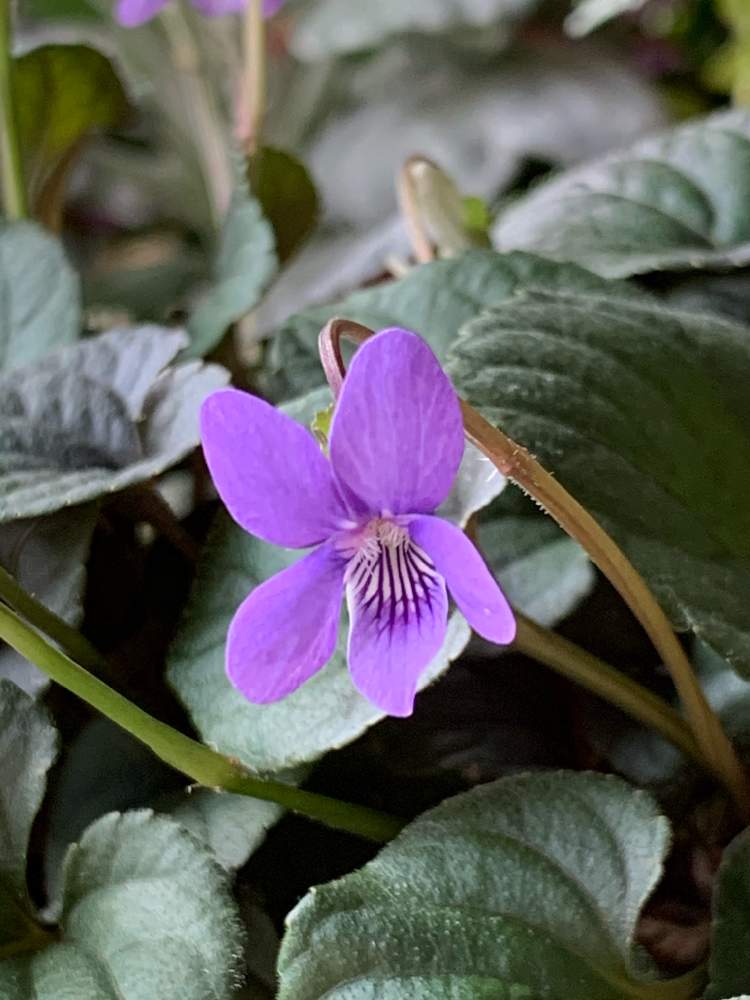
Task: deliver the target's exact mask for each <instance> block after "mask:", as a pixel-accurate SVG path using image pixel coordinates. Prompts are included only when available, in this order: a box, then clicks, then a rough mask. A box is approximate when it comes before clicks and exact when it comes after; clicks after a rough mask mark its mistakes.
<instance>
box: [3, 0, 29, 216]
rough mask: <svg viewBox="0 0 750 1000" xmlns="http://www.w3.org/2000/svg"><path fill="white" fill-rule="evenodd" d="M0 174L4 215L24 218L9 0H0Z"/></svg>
mask: <svg viewBox="0 0 750 1000" xmlns="http://www.w3.org/2000/svg"><path fill="white" fill-rule="evenodd" d="M0 174H1V175H2V185H3V209H4V211H5V216H6V218H8V219H23V218H25V217H26V214H27V208H26V189H25V186H24V182H23V169H22V167H21V150H20V146H19V143H18V131H17V129H16V113H15V108H14V106H13V91H12V86H11V17H10V0H0Z"/></svg>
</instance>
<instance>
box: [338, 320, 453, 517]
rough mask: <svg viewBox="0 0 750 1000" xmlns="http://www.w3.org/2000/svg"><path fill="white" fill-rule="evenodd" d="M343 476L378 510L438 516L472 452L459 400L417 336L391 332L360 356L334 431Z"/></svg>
mask: <svg viewBox="0 0 750 1000" xmlns="http://www.w3.org/2000/svg"><path fill="white" fill-rule="evenodd" d="M330 450H331V463H332V465H333V468H334V472H335V475H336V477H337V478H338V479H339V481H340V482H341V483H342V484H343V485H344V486H346V487H347V488H348V489H349V490H350V491H351V492H352V493H353V494H355V495H356V496H357V497H359V498H360V499H361V500H362V501H363V503H364V505H365V506H366V507H367V509H368V510H369V511H371V512H372V513H382V512H389V513H392V514H413V513H430V512H432V511H433V510H434V509H435V508H436V507H437V506H438V504H439V503H440V502H441V501H442V500H444V499H445V497H446V496H447V494H448V492H449V490H450V488H451V484H452V483H453V480H454V478H455V476H456V472H457V471H458V466H459V463H460V461H461V455H462V454H463V450H464V431H463V422H462V419H461V409H460V407H459V403H458V398H457V396H456V393H455V391H454V389H453V386H452V385H451V383H450V381H449V380H448V377H447V376H446V374H445V373H444V372H443V370H442V368H441V367H440V364H439V362H438V360H437V358H436V357H435V355H434V354H433V353H432V350H431V349H430V347H429V346H428V345H427V344H426V343H425V341H424V340H422V338H421V337H418V336H417V334H415V333H410V332H409V331H408V330H401V329H398V328H394V329H390V330H383V331H382V332H381V333H378V334H377V335H376V336H374V337H372V338H371V339H370V340H368V341H366V342H365V343H364V344H363V345H362V347H360V348H359V350H358V351H357V353H356V354H355V355H354V359H353V360H352V363H351V365H350V367H349V371H348V373H347V375H346V378H345V379H344V386H343V389H342V391H341V396H340V398H339V401H338V404H337V406H336V410H335V412H334V417H333V424H332V427H331V436H330Z"/></svg>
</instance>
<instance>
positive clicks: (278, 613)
mask: <svg viewBox="0 0 750 1000" xmlns="http://www.w3.org/2000/svg"><path fill="white" fill-rule="evenodd" d="M343 588H344V563H343V561H342V560H341V558H340V556H339V555H338V554H337V553H336V552H335V551H334V550H333V548H332V546H330V545H328V544H324V545H321V546H319V547H318V548H317V549H315V550H314V551H313V552H311V553H310V554H309V555H306V556H305V557H304V558H303V559H300V561H299V562H296V563H294V565H293V566H290V567H289V569H285V570H282V572H281V573H277V574H276V576H272V577H271V579H270V580H266V581H265V583H262V584H261V585H260V586H259V587H256V588H255V590H254V591H253V592H252V593H251V594H250V596H249V597H247V598H246V599H245V600H244V601H243V603H242V604H241V605H240V607H239V610H238V611H237V613H236V614H235V616H234V618H233V619H232V623H231V625H230V626H229V634H228V636H227V656H226V662H227V675H228V676H229V679H230V681H231V682H232V684H233V685H234V686H235V687H236V688H237V689H238V690H239V691H241V692H242V694H244V696H245V697H246V698H247V699H248V700H249V701H252V702H254V703H255V704H259V705H262V704H265V703H266V702H269V701H278V700H279V698H283V697H285V695H288V694H291V693H292V691H296V690H297V688H298V687H299V686H300V684H303V683H304V682H305V681H306V680H308V678H310V677H312V675H313V674H314V673H316V672H317V671H318V670H320V668H321V667H323V666H325V664H326V663H327V662H328V660H330V658H331V656H332V655H333V651H334V649H335V646H336V637H337V634H338V626H339V618H340V617H341V601H342V596H343Z"/></svg>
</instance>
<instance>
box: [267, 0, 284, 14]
mask: <svg viewBox="0 0 750 1000" xmlns="http://www.w3.org/2000/svg"><path fill="white" fill-rule="evenodd" d="M285 3H286V0H263V16H264V17H273V15H274V14H275V13H276V11H277V10H281V8H282V7H283V6H284V4H285Z"/></svg>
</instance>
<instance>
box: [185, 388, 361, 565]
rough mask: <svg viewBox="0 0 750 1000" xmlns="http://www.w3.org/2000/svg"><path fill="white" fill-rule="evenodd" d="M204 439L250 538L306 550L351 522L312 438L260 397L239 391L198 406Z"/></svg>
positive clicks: (215, 475)
mask: <svg viewBox="0 0 750 1000" xmlns="http://www.w3.org/2000/svg"><path fill="white" fill-rule="evenodd" d="M201 439H202V441H203V451H204V454H205V456H206V462H207V463H208V468H209V470H210V472H211V477H212V479H213V481H214V484H215V485H216V489H217V490H218V491H219V495H220V496H221V499H222V500H223V501H224V503H225V504H226V506H227V509H228V510H229V513H230V514H231V515H232V517H233V518H234V519H235V521H237V523H238V524H239V525H241V526H242V527H243V528H244V529H245V530H246V531H249V532H250V533H251V534H253V535H258V536H259V537H260V538H264V539H265V540H266V541H268V542H273V543H274V544H276V545H285V546H288V547H289V548H305V547H306V546H308V545H315V544H317V543H318V542H321V541H323V540H324V539H326V538H328V537H329V535H331V534H332V532H334V531H335V530H336V529H337V528H338V527H339V526H340V521H341V519H342V518H343V517H346V513H345V511H344V510H343V507H342V505H341V502H340V500H339V495H338V492H337V489H336V484H335V483H334V480H333V474H332V472H331V466H330V463H329V462H328V461H327V459H326V458H325V456H324V455H323V453H322V452H321V450H320V448H319V447H318V444H317V442H316V441H315V438H314V437H313V436H312V434H311V433H310V432H309V431H308V430H307V429H306V428H304V427H302V425H301V424H298V423H296V421H294V420H292V419H291V418H290V417H288V416H286V414H284V413H281V412H280V411H279V410H276V409H275V408H274V407H273V406H269V404H268V403H266V402H264V401H263V400H262V399H258V398H257V397H256V396H251V395H250V394H249V393H246V392H240V390H239V389H220V390H219V391H218V392H214V393H212V394H211V395H210V396H209V397H208V398H207V399H206V401H205V402H204V404H203V407H202V409H201Z"/></svg>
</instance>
